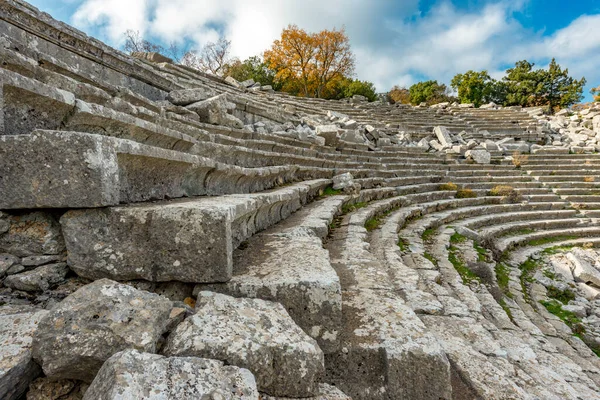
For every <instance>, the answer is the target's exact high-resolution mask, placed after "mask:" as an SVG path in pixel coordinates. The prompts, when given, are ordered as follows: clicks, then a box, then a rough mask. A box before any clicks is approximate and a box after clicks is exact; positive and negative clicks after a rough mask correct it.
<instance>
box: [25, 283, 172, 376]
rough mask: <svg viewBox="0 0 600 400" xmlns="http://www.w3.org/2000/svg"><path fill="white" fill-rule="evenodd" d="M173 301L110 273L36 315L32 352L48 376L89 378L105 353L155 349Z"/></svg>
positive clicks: (109, 355)
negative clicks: (122, 281) (111, 277)
mask: <svg viewBox="0 0 600 400" xmlns="http://www.w3.org/2000/svg"><path fill="white" fill-rule="evenodd" d="M172 309H173V303H172V302H171V301H170V300H168V299H166V298H165V297H162V296H159V295H156V294H153V293H148V292H144V291H141V290H137V289H134V288H133V287H131V286H127V285H123V284H120V283H117V282H114V281H110V280H108V279H101V280H97V281H95V282H93V283H90V284H89V285H86V286H84V287H82V288H81V289H79V290H77V291H76V292H75V293H73V294H71V295H70V296H68V297H67V298H66V299H64V300H63V301H62V302H61V303H59V304H58V305H57V306H56V307H55V308H53V309H52V311H50V312H49V313H48V314H46V315H45V317H44V318H43V319H42V320H41V321H40V323H39V326H38V330H37V332H36V334H35V336H34V341H33V351H32V352H33V357H34V359H35V360H36V361H37V362H38V363H39V364H40V365H41V366H42V368H43V370H44V373H45V374H46V376H48V377H50V378H53V379H79V380H82V381H84V382H91V381H92V380H93V379H94V376H95V375H96V373H97V372H98V370H99V369H100V367H101V366H102V364H103V363H104V361H106V360H107V359H108V358H109V357H111V356H112V355H113V354H114V353H116V352H119V351H121V350H124V349H127V348H134V349H138V350H140V351H146V352H151V353H152V352H155V351H156V345H157V342H158V340H159V339H160V337H161V336H162V335H163V333H164V332H165V330H166V327H167V324H168V322H169V317H170V314H171V311H172Z"/></svg>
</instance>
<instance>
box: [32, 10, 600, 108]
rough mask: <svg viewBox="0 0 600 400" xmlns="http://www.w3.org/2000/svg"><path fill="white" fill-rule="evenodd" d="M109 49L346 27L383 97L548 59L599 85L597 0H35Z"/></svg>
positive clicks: (361, 65)
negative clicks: (293, 28) (130, 37)
mask: <svg viewBox="0 0 600 400" xmlns="http://www.w3.org/2000/svg"><path fill="white" fill-rule="evenodd" d="M31 3H32V4H33V5H35V6H37V7H38V8H40V9H42V10H43V11H46V12H48V13H50V14H51V15H52V16H54V17H55V18H57V19H60V20H62V21H65V22H67V23H70V24H72V25H74V26H76V27H77V28H79V29H81V30H83V31H84V32H86V33H87V34H89V35H92V36H95V37H97V38H98V39H101V40H103V41H105V42H107V43H109V44H110V45H113V46H116V47H119V46H120V45H122V41H123V35H122V34H123V32H124V31H125V30H127V29H133V30H138V31H140V32H141V33H142V34H143V35H145V36H146V37H148V38H151V39H152V40H154V41H157V42H162V43H169V42H172V41H175V42H179V44H180V45H181V46H192V47H194V48H201V47H202V45H203V44H205V43H206V42H208V41H214V40H216V39H217V38H218V37H219V35H225V36H226V37H227V38H228V39H230V40H231V41H232V53H233V55H234V56H237V57H239V58H242V59H243V58H246V57H249V56H252V55H257V54H260V53H261V52H262V51H263V50H265V49H266V48H268V47H269V45H270V44H271V43H272V42H273V40H274V39H276V38H277V37H278V36H279V34H280V33H281V30H282V29H283V28H284V27H285V26H286V25H287V24H290V23H292V24H297V25H298V26H300V27H301V28H304V29H306V30H309V31H317V30H321V29H330V28H333V27H337V28H340V27H342V26H344V27H345V28H346V31H347V33H348V35H349V37H350V41H351V43H352V48H353V50H354V52H355V54H356V56H357V68H356V69H357V71H356V72H357V74H356V75H357V77H358V78H359V79H365V80H370V81H372V82H374V83H375V85H376V86H377V88H378V89H379V90H380V91H385V90H388V89H389V88H390V87H391V86H392V85H395V84H399V85H401V86H408V85H410V84H412V83H415V82H417V81H419V80H423V79H437V80H438V81H441V82H444V83H449V82H450V80H451V79H452V77H453V76H454V75H455V74H457V73H461V72H465V71H467V70H469V69H474V70H483V69H486V70H488V72H490V74H491V75H492V76H494V77H497V78H499V77H501V76H502V74H503V72H504V70H505V69H506V68H507V67H510V66H511V65H514V63H515V62H516V61H518V60H522V59H527V60H529V61H532V62H535V63H536V64H537V65H538V66H540V67H543V66H545V65H547V64H548V62H549V61H550V59H551V58H552V57H556V58H557V61H558V62H559V63H560V64H561V66H563V67H568V68H569V72H570V73H571V74H572V75H573V76H575V77H576V78H580V77H582V76H585V77H586V78H587V80H588V85H587V87H586V90H585V95H586V98H585V100H586V101H589V100H591V95H589V89H590V88H591V87H594V86H598V85H600V33H599V30H600V0H571V1H565V0H501V1H490V0H452V1H451V0H441V1H440V0H420V1H419V0H285V1H282V0H199V1H191V0H31Z"/></svg>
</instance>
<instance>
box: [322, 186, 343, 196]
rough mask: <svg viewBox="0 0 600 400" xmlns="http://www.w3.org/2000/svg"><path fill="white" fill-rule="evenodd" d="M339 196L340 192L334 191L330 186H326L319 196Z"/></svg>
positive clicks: (338, 190)
mask: <svg viewBox="0 0 600 400" xmlns="http://www.w3.org/2000/svg"><path fill="white" fill-rule="evenodd" d="M340 194H342V190H340V189H334V188H333V187H332V186H327V187H326V188H325V190H323V194H321V197H329V196H337V195H340Z"/></svg>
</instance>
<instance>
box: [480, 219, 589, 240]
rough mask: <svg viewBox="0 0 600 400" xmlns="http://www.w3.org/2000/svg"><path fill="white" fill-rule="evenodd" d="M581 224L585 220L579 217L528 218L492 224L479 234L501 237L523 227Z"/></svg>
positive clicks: (538, 228)
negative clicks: (522, 220) (520, 220)
mask: <svg viewBox="0 0 600 400" xmlns="http://www.w3.org/2000/svg"><path fill="white" fill-rule="evenodd" d="M582 225H584V226H585V225H587V222H586V221H584V220H582V219H581V218H568V219H550V220H544V219H540V220H528V221H526V222H511V223H503V224H498V225H494V226H492V227H488V228H485V229H481V230H480V231H479V234H480V235H481V236H483V237H489V238H494V237H501V236H508V235H510V234H511V233H514V232H521V231H523V229H532V230H550V229H558V228H561V229H567V228H574V227H578V226H582Z"/></svg>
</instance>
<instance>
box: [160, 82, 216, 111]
mask: <svg viewBox="0 0 600 400" xmlns="http://www.w3.org/2000/svg"><path fill="white" fill-rule="evenodd" d="M215 95H216V92H215V91H214V90H213V89H211V88H209V87H208V86H203V87H198V88H194V89H182V90H174V91H172V92H170V93H169V95H168V96H167V100H169V101H170V102H171V103H173V104H175V105H178V106H187V105H190V104H192V103H197V102H199V101H203V100H206V99H209V98H211V97H214V96H215Z"/></svg>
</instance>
